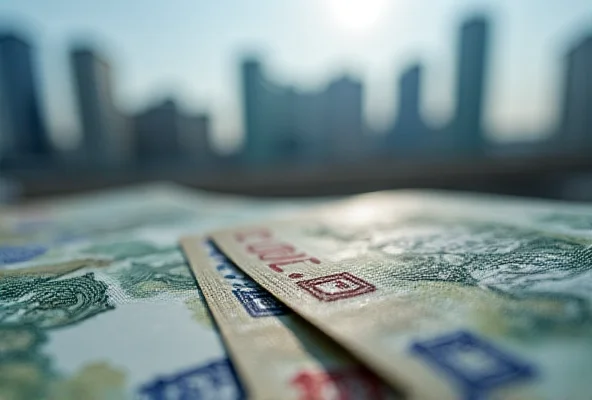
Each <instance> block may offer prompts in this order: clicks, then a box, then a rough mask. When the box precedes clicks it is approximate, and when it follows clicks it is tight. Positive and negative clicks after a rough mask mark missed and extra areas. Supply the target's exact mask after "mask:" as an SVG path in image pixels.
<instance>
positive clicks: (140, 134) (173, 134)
mask: <svg viewBox="0 0 592 400" xmlns="http://www.w3.org/2000/svg"><path fill="white" fill-rule="evenodd" d="M181 125H182V122H181V119H180V114H179V109H178V107H177V104H176V103H175V101H174V100H172V99H166V100H164V101H163V102H162V103H160V104H157V105H155V106H153V107H151V108H149V109H147V110H145V111H143V112H142V113H140V114H138V115H136V116H135V117H134V139H135V145H136V152H137V157H138V160H139V161H140V162H142V163H156V162H173V161H178V160H179V158H180V157H181V155H182V152H181V130H182V126H181Z"/></svg>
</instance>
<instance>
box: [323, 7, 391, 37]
mask: <svg viewBox="0 0 592 400" xmlns="http://www.w3.org/2000/svg"><path fill="white" fill-rule="evenodd" d="M386 2H387V0H327V4H328V6H329V12H330V14H331V17H332V18H333V19H334V20H335V22H336V23H337V24H338V25H340V26H341V27H342V28H345V29H348V30H352V31H365V30H369V29H370V28H372V26H373V25H374V24H375V23H376V22H377V21H378V20H379V19H380V17H381V14H382V13H383V12H384V11H385V6H386Z"/></svg>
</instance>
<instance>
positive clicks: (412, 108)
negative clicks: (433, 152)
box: [388, 64, 433, 155]
mask: <svg viewBox="0 0 592 400" xmlns="http://www.w3.org/2000/svg"><path fill="white" fill-rule="evenodd" d="M421 75H422V67H421V65H420V64H413V65H411V66H409V67H408V68H407V69H406V70H404V71H403V73H402V74H401V78H400V79H399V86H398V96H399V111H398V113H397V117H396V120H395V122H394V125H393V127H392V129H391V131H390V132H389V133H388V135H389V137H388V141H389V142H390V143H389V148H393V150H394V151H395V154H398V155H411V154H417V152H419V151H425V150H427V149H428V148H429V147H431V146H432V145H433V143H431V141H430V137H429V132H428V129H427V127H426V125H425V123H424V121H423V118H422V115H421V111H420V107H421V102H420V99H421Z"/></svg>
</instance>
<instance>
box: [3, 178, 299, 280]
mask: <svg viewBox="0 0 592 400" xmlns="http://www.w3.org/2000/svg"><path fill="white" fill-rule="evenodd" d="M308 204H310V202H308V203H306V202H297V201H290V200H288V201H273V202H271V201H260V200H253V199H245V198H241V197H236V196H221V195H213V194H209V193H205V192H200V191H195V190H190V189H186V188H183V187H181V186H179V185H174V184H170V183H159V184H147V185H139V186H133V187H128V188H123V189H114V190H107V191H99V192H95V193H91V194H87V195H78V196H71V197H66V198H58V199H54V200H49V201H40V202H35V203H31V204H27V205H25V206H18V207H3V208H0V269H13V268H29V267H35V266H37V265H48V264H50V265H51V264H56V263H64V262H66V263H67V262H70V261H72V259H73V257H76V258H77V259H93V260H95V261H98V260H102V259H105V258H107V259H111V258H113V254H111V253H112V252H111V251H110V250H109V249H106V248H105V246H108V245H109V244H108V243H116V247H117V248H120V249H121V248H122V246H121V243H122V242H126V243H128V245H127V246H126V252H130V251H135V252H144V251H145V249H143V244H142V240H141V236H142V235H144V234H145V232H146V231H149V232H148V234H150V235H154V234H156V233H155V232H151V231H155V230H158V229H160V227H165V228H167V227H168V228H170V227H173V226H174V227H175V230H176V232H175V233H173V234H170V233H168V232H167V233H163V234H161V236H163V237H165V236H167V235H168V239H169V242H171V245H173V244H175V243H176V240H177V239H178V235H180V234H182V233H183V232H185V233H188V232H200V231H203V230H207V229H212V228H216V227H220V226H225V225H233V224H236V223H240V222H244V221H248V220H253V219H256V218H259V217H262V216H264V215H273V214H284V213H289V212H294V211H296V210H299V209H301V208H302V207H307V206H308ZM97 238H98V239H100V245H99V244H98V242H97V241H96V240H95V239H97ZM132 248H133V249H132Z"/></svg>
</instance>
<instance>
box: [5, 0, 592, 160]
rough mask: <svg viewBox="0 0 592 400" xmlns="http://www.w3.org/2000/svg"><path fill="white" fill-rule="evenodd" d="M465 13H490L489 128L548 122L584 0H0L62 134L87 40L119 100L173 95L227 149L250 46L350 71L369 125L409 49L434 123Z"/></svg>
mask: <svg viewBox="0 0 592 400" xmlns="http://www.w3.org/2000/svg"><path fill="white" fill-rule="evenodd" d="M475 13H485V14H486V15H488V16H489V17H490V20H491V24H492V32H491V36H492V37H491V39H492V41H491V47H490V57H491V58H490V60H491V66H490V77H491V80H490V82H489V83H488V92H487V97H486V101H485V106H486V115H485V124H486V127H487V130H488V131H489V132H491V135H492V137H494V138H495V139H499V140H519V139H525V138H528V137H535V136H536V135H540V134H543V133H544V132H547V131H549V130H550V129H551V127H552V126H553V124H555V123H556V121H557V118H558V111H559V110H558V107H559V100H560V93H561V89H562V88H561V83H562V77H563V62H564V56H565V53H566V52H567V50H568V48H569V47H570V46H573V44H574V43H575V42H576V41H577V39H578V38H579V37H581V36H582V35H583V34H586V33H592V2H590V1H589V0H545V1H542V0H497V1H486V0H423V1H413V0H282V1H278V0H249V1H245V0H215V1H211V0H209V1H206V0H170V1H166V2H165V1H162V0H127V1H121V0H101V1H90V0H51V1H48V0H0V30H2V29H3V28H5V29H12V28H17V29H18V30H21V31H24V32H25V33H27V34H28V36H29V37H30V38H31V40H32V42H33V44H34V46H35V49H36V60H37V62H38V64H39V67H38V72H39V75H40V76H41V80H40V82H41V85H42V86H41V93H42V101H43V109H44V113H45V115H46V117H47V119H48V124H49V126H50V129H51V131H52V135H53V138H54V139H55V141H56V143H57V144H58V145H62V146H69V145H70V146H71V145H73V144H74V143H75V141H76V138H77V133H78V132H79V121H78V120H77V116H76V112H75V110H76V108H75V107H76V105H75V103H74V96H73V93H74V91H73V87H72V83H71V71H70V66H69V63H68V50H69V48H70V47H71V46H72V45H73V44H76V43H80V42H83V43H93V44H95V45H97V46H98V48H99V49H101V51H102V52H103V53H104V54H105V55H106V56H107V58H108V59H109V60H110V63H111V65H112V68H113V74H114V90H115V96H116V102H117V104H118V106H120V108H121V109H122V110H124V111H125V112H127V113H135V112H138V111H140V110H142V109H143V108H144V107H146V106H149V105H150V104H153V103H155V102H157V101H159V99H162V98H164V97H165V96H174V97H175V98H177V99H178V100H179V103H180V104H181V105H182V106H183V107H184V108H185V109H186V110H187V111H190V112H203V111H205V112H208V113H210V114H211V116H212V124H213V131H214V141H215V144H216V145H217V146H218V148H220V149H223V150H229V149H232V148H234V147H236V146H237V145H238V144H239V143H240V138H241V136H242V133H241V132H242V117H241V104H240V95H239V93H240V92H239V63H240V60H241V58H242V57H244V56H245V55H250V54H257V55H258V56H260V57H261V59H262V61H263V62H264V65H265V68H266V70H267V71H268V73H269V75H270V76H271V77H273V79H276V80H277V81H279V82H285V83H287V84H294V85H299V86H301V87H303V88H305V89H311V90H314V89H318V88H322V87H323V85H325V84H326V83H327V81H328V80H329V79H331V78H332V77H334V76H336V75H339V74H342V73H349V74H353V75H356V76H358V77H359V78H360V79H362V81H363V82H364V85H365V106H364V107H365V115H366V118H367V121H368V123H369V125H371V126H372V127H374V128H376V129H377V130H379V129H382V128H384V127H386V126H388V125H389V123H391V121H392V120H393V119H394V118H395V116H396V109H397V100H396V87H397V80H398V75H399V74H400V72H401V71H402V70H403V69H404V68H405V67H406V66H408V65H409V64H410V63H412V62H417V61H419V62H421V63H422V64H423V65H424V71H425V76H424V77H425V79H424V86H423V88H422V90H423V93H422V111H423V113H424V115H425V117H426V118H427V119H428V121H430V122H431V123H432V124H434V125H438V124H441V123H444V121H446V119H447V118H450V115H451V113H452V112H453V111H454V106H455V104H454V101H453V96H454V92H453V88H454V71H455V61H456V60H455V55H456V44H457V43H456V42H457V34H458V27H459V26H460V23H461V22H462V20H463V19H464V18H466V17H468V16H471V15H473V14H475Z"/></svg>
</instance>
